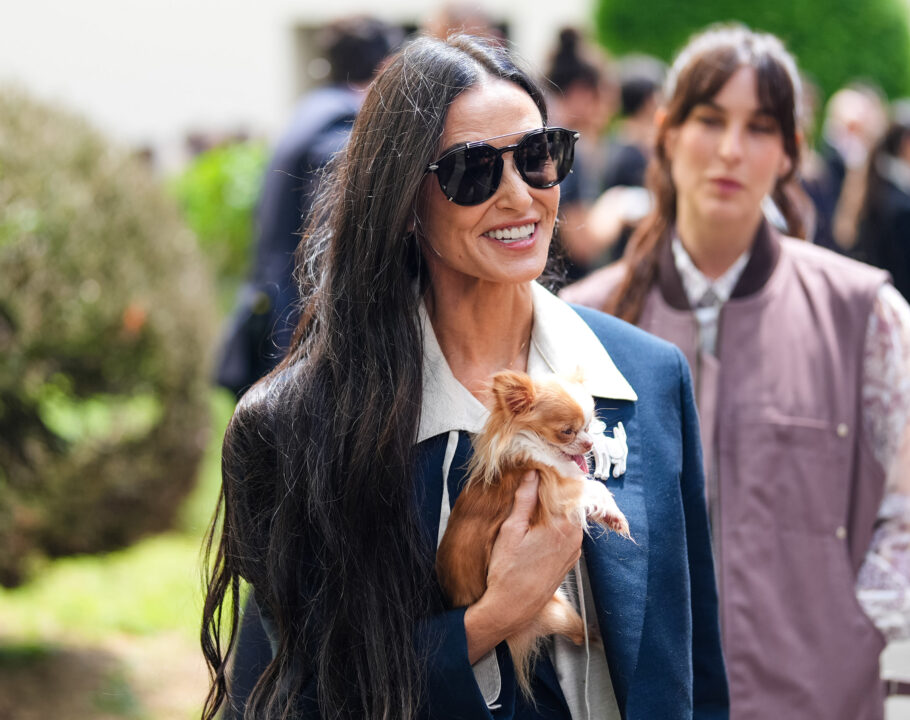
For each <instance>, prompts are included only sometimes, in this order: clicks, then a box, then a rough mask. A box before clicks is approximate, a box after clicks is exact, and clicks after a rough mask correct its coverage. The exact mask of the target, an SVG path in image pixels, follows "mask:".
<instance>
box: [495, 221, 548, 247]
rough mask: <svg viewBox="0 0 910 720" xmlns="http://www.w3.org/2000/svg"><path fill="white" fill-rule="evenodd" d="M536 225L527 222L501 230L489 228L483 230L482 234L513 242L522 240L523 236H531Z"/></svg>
mask: <svg viewBox="0 0 910 720" xmlns="http://www.w3.org/2000/svg"><path fill="white" fill-rule="evenodd" d="M536 226H537V224H536V223H528V224H527V225H518V226H516V227H510V228H504V229H502V230H490V231H489V232H485V233H484V235H486V236H487V237H488V238H493V239H494V240H505V241H506V242H515V241H516V240H524V239H525V238H529V237H531V235H532V234H533V233H534V228H535V227H536Z"/></svg>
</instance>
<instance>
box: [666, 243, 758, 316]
mask: <svg viewBox="0 0 910 720" xmlns="http://www.w3.org/2000/svg"><path fill="white" fill-rule="evenodd" d="M671 249H672V251H673V262H674V264H675V265H676V270H677V271H678V272H679V277H680V279H681V280H682V284H683V289H684V290H685V292H686V298H687V299H688V300H689V305H690V306H691V307H693V308H694V307H698V305H699V304H700V303H701V301H702V298H704V297H705V295H706V294H707V293H708V292H709V291H710V292H712V293H713V294H714V296H715V297H716V298H717V300H718V302H719V303H720V304H723V303H725V302H727V300H729V299H730V296H731V295H732V294H733V289H734V288H735V287H736V283H737V282H739V278H740V275H742V274H743V270H745V268H746V265H747V264H748V262H749V257H750V256H751V254H752V253H751V250H746V251H745V252H744V253H743V254H742V255H740V256H739V257H738V258H736V262H734V263H733V264H732V265H731V266H730V267H729V268H728V269H727V271H726V272H725V273H724V274H723V275H721V276H720V277H719V278H717V279H716V280H711V279H709V278H708V277H706V276H705V274H704V273H702V271H701V270H699V269H698V268H697V267H695V263H694V262H692V257H691V256H690V255H689V253H688V252H686V248H685V247H684V246H683V244H682V241H680V239H679V237H677V236H675V235H674V236H673V241H672V243H671Z"/></svg>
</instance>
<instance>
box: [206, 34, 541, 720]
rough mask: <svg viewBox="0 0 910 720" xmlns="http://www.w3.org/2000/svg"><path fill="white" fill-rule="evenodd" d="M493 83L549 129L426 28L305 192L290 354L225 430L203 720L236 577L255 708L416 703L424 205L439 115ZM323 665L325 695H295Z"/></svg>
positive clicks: (429, 604) (500, 71) (211, 706)
mask: <svg viewBox="0 0 910 720" xmlns="http://www.w3.org/2000/svg"><path fill="white" fill-rule="evenodd" d="M488 76H492V77H496V78H500V79H504V80H507V81H510V82H513V83H515V84H516V85H518V86H520V87H521V88H523V89H524V90H525V91H526V92H527V93H528V94H529V95H530V97H531V98H532V99H533V100H534V102H535V103H536V105H537V107H538V108H539V109H540V111H541V116H542V117H543V119H544V122H546V111H545V106H544V101H543V97H542V94H541V92H540V90H539V89H538V88H537V86H536V85H535V84H534V82H533V81H532V80H531V78H530V76H529V74H528V73H527V72H525V71H523V70H520V69H519V68H518V67H517V66H516V65H515V63H514V62H513V60H512V59H511V58H510V56H509V54H508V53H507V52H506V51H505V50H503V49H502V48H500V47H497V46H493V45H490V44H487V43H485V42H484V41H481V40H478V39H476V38H470V37H466V36H456V37H454V38H450V39H449V40H447V41H445V42H443V41H438V40H433V39H429V38H419V39H417V40H415V41H413V42H412V43H410V44H409V45H407V46H406V47H405V48H403V49H402V50H401V51H400V52H399V53H398V54H397V55H395V56H393V57H392V59H391V60H390V61H389V63H388V64H387V65H386V67H385V68H384V70H383V71H382V73H381V74H380V75H379V76H378V77H377V78H376V80H375V82H374V83H373V85H372V86H371V87H370V90H369V91H368V94H367V97H366V99H365V101H364V105H363V108H362V110H361V112H360V114H359V116H358V118H357V121H356V122H355V124H354V128H353V131H352V134H351V137H350V140H349V142H348V145H347V148H346V150H345V151H344V152H343V153H342V154H341V155H339V156H338V157H337V158H336V160H335V162H334V164H333V167H332V168H331V171H330V173H329V176H328V179H327V182H326V183H324V185H323V188H322V190H321V191H320V194H319V196H318V197H317V199H316V201H315V202H314V212H313V214H312V217H311V220H310V224H309V226H308V228H307V229H306V231H305V233H304V237H303V240H302V241H301V244H300V248H299V250H298V258H297V259H298V281H299V286H300V290H301V298H302V307H301V315H300V322H299V324H298V326H297V329H296V332H295V336H294V340H293V341H292V344H291V348H290V351H289V353H288V355H287V357H286V358H285V360H284V361H283V362H282V363H281V365H279V366H278V368H276V369H275V371H274V372H273V373H272V374H271V375H269V376H268V377H266V378H265V379H264V380H262V381H260V382H259V383H258V384H257V385H256V386H254V387H253V388H252V389H251V390H250V391H249V392H248V393H247V394H246V395H245V396H244V397H243V398H242V400H241V401H240V404H239V405H238V407H237V410H236V411H235V413H234V417H233V418H232V420H231V423H230V425H229V427H228V430H227V433H226V435H225V439H224V448H223V458H222V473H223V487H222V495H221V498H220V499H219V508H218V511H216V521H215V522H214V523H213V525H212V528H211V530H210V535H209V540H208V557H209V559H210V561H209V562H210V567H209V568H208V570H207V573H208V577H209V580H208V588H207V596H206V601H205V608H204V613H203V633H202V643H203V651H204V654H205V657H206V660H207V662H208V664H209V666H210V670H211V673H212V679H213V682H212V686H211V689H210V692H209V695H208V698H207V702H206V706H205V710H204V713H203V718H204V719H205V720H211V718H213V717H214V715H215V712H216V711H217V709H218V707H219V706H220V705H221V704H222V702H223V701H224V699H225V694H226V688H225V665H226V662H227V655H229V652H230V648H231V645H232V643H233V639H234V636H235V630H236V625H237V615H238V611H237V591H238V588H239V582H240V579H241V578H243V579H244V580H246V581H247V582H249V583H250V584H251V585H252V587H253V588H254V590H255V593H256V598H257V600H258V602H259V604H260V607H261V609H262V612H263V615H265V616H266V617H267V618H269V620H270V621H271V622H272V623H273V626H274V630H275V633H274V636H275V639H276V640H277V650H276V654H275V659H274V660H273V661H272V663H271V664H270V665H269V667H268V669H267V670H266V672H265V674H264V675H263V677H262V678H261V679H260V681H259V683H258V684H257V686H256V688H255V689H254V691H253V693H252V695H251V697H250V701H249V703H248V706H247V712H246V716H247V717H255V718H257V719H259V718H278V717H282V718H283V717H294V713H295V708H298V707H300V703H305V702H316V703H318V706H319V711H320V713H321V715H322V716H323V717H332V718H354V717H357V718H371V719H372V718H377V719H379V718H384V719H386V720H400V719H402V718H410V717H412V716H414V715H415V714H416V712H417V709H418V707H419V702H420V691H421V683H422V678H423V677H424V674H425V669H424V662H423V658H422V651H418V649H416V646H415V644H414V637H413V636H414V628H415V623H416V622H417V621H418V620H419V618H421V617H423V616H425V615H426V614H427V613H429V612H431V610H432V609H433V604H434V599H435V598H436V590H435V585H434V582H433V580H432V572H431V569H432V558H433V554H434V551H435V543H434V542H432V540H431V539H430V538H427V537H425V536H424V533H423V532H422V531H421V529H420V525H419V522H418V519H417V512H416V499H417V497H418V496H419V493H420V491H421V490H420V488H417V487H415V486H414V485H415V480H414V478H415V475H414V470H413V461H414V443H415V440H416V435H417V426H418V421H419V413H420V404H421V391H422V372H421V358H422V352H423V339H422V337H421V331H420V324H419V321H418V305H419V296H418V293H417V292H416V288H417V287H418V286H419V285H420V284H421V282H423V283H425V282H426V279H425V273H424V274H423V275H424V278H423V279H422V278H421V275H422V271H421V268H422V259H421V255H420V250H419V247H418V243H417V240H416V239H415V236H414V233H413V228H414V226H415V222H417V218H415V216H414V213H415V209H416V208H417V205H418V203H417V198H418V194H419V191H420V187H421V183H422V182H423V180H424V175H425V172H424V170H425V167H426V166H427V164H428V163H429V162H431V161H432V160H433V159H434V158H435V156H436V154H437V153H438V152H439V149H440V148H439V141H440V138H441V136H442V132H443V128H444V124H445V120H446V113H447V110H448V108H449V107H450V105H451V104H452V102H453V101H454V100H455V98H456V97H458V95H459V94H460V93H462V92H464V91H465V90H466V89H468V88H470V87H472V86H474V85H476V84H477V83H479V82H481V81H482V80H483V78H484V77H488ZM418 224H419V223H418ZM219 513H220V514H221V515H223V519H222V528H221V530H220V536H219V530H218V527H217V521H218V514H219ZM222 614H224V615H225V616H226V617H225V618H224V620H225V624H226V631H227V634H228V637H227V638H226V639H225V638H223V634H222V628H221V625H222V620H223V618H222ZM313 673H315V674H316V679H317V684H316V690H315V695H316V696H315V697H303V693H304V691H305V689H306V688H307V683H308V680H310V679H311V678H312V676H313Z"/></svg>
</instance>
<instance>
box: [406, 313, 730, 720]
mask: <svg viewBox="0 0 910 720" xmlns="http://www.w3.org/2000/svg"><path fill="white" fill-rule="evenodd" d="M574 309H575V311H576V312H577V313H578V314H579V315H580V316H581V317H582V318H583V319H584V321H585V322H586V323H587V324H588V326H589V327H590V328H591V329H592V330H593V331H594V332H595V334H596V335H597V336H598V338H599V339H600V340H601V342H602V343H603V345H604V347H605V348H606V350H607V352H608V353H609V355H610V356H611V358H612V359H613V361H614V362H615V364H616V366H617V368H618V369H619V371H620V372H621V373H622V375H623V376H624V377H625V378H626V379H627V380H628V381H629V383H630V384H631V385H632V387H633V388H634V389H635V392H636V393H637V394H638V400H637V401H635V402H632V401H618V400H598V403H597V416H598V417H599V418H600V419H602V420H604V421H605V422H606V424H607V427H608V428H612V427H614V426H615V425H616V423H618V422H620V421H621V422H622V423H623V426H624V427H625V430H626V434H627V436H628V445H629V457H628V464H627V469H626V472H625V474H624V475H622V476H620V477H619V478H617V479H614V478H612V477H611V478H610V479H609V480H608V482H607V485H608V487H609V488H610V490H611V491H612V492H613V494H614V495H615V497H616V502H617V504H618V505H619V507H620V508H621V509H622V511H623V512H624V513H625V515H626V517H627V518H628V520H629V524H630V527H632V528H633V535H634V537H635V543H631V542H628V541H626V540H624V539H622V538H619V537H618V536H617V535H615V534H606V533H595V534H592V535H591V536H586V537H585V540H584V544H583V551H584V553H585V561H586V563H587V567H588V573H589V575H590V580H589V582H590V586H591V590H592V594H593V597H594V602H595V606H596V608H597V619H598V622H599V626H600V630H601V635H602V638H603V643H604V649H605V652H606V657H607V662H608V665H609V668H610V676H611V679H612V683H613V690H614V692H615V695H616V700H617V702H618V704H619V708H620V712H621V714H622V717H623V718H624V720H674V719H675V718H680V719H681V718H704V719H705V720H707V719H709V718H710V719H712V720H713V719H715V718H727V717H728V716H729V700H728V693H727V682H726V674H725V670H724V663H723V657H722V654H721V644H720V628H719V622H718V603H717V592H716V587H715V580H714V569H713V561H712V556H711V546H710V538H709V530H708V517H707V510H706V505H705V490H704V472H703V469H702V458H701V444H700V440H699V429H698V419H697V416H696V411H695V403H694V399H693V395H692V381H691V377H690V373H689V368H688V365H687V364H686V361H685V359H684V357H683V355H682V353H681V352H680V351H679V350H678V349H677V348H676V347H674V346H672V345H670V344H669V343H666V342H664V341H662V340H659V339H657V338H655V337H654V336H652V335H649V334H648V333H645V332H643V331H641V330H639V329H638V328H635V327H633V326H631V325H629V324H627V323H625V322H622V321H621V320H617V319H616V318H613V317H610V316H607V315H604V314H602V313H599V312H596V311H593V310H589V309H587V308H581V307H575V308H574ZM447 442H448V437H447V436H446V435H445V434H442V435H437V436H435V437H432V438H429V439H428V440H425V441H424V442H422V443H420V445H419V446H418V461H417V462H418V472H417V474H418V483H417V485H418V487H422V488H423V489H424V495H423V497H422V499H421V511H422V518H423V523H424V526H425V528H426V531H427V533H428V534H429V538H431V539H433V540H434V544H435V538H436V536H437V532H438V527H439V507H440V503H441V501H442V466H443V456H444V453H445V449H446V444H447ZM470 452H471V450H470V439H469V438H468V436H467V434H466V433H461V436H460V438H459V443H458V447H457V450H456V453H455V457H454V459H453V461H452V464H451V470H450V472H449V475H448V483H449V486H448V490H449V497H450V500H451V502H452V503H454V502H455V498H456V497H457V495H458V492H459V491H460V489H461V487H462V485H463V483H464V481H465V479H466V473H465V468H466V466H467V461H468V459H469V457H470ZM463 616H464V609H457V610H452V611H450V612H447V613H443V614H441V615H439V616H437V617H434V618H432V619H431V620H429V621H428V622H427V623H426V626H425V627H424V629H423V630H424V632H423V633H422V636H423V641H424V642H427V643H429V645H428V647H429V648H430V649H431V650H432V649H433V648H435V652H434V653H433V655H432V656H431V662H430V667H429V678H428V693H427V699H426V707H425V710H424V713H425V717H428V718H434V719H440V720H441V719H443V718H445V719H452V720H454V719H455V718H464V719H465V720H467V719H469V718H470V719H471V720H474V719H476V718H497V720H498V719H503V720H505V719H511V718H514V719H516V720H518V719H521V720H524V719H526V718H560V719H566V720H568V718H569V717H570V715H569V710H568V706H567V705H566V703H565V700H564V698H563V696H562V692H561V690H560V688H559V684H558V681H557V679H556V673H555V671H554V669H553V666H552V664H551V663H550V662H549V660H548V659H547V658H546V657H544V658H543V659H542V660H541V661H540V662H539V663H538V665H537V668H536V674H535V678H534V695H535V699H536V701H537V702H536V707H533V706H529V705H528V703H527V702H525V701H524V699H523V698H522V697H521V695H520V693H516V691H515V686H514V673H513V669H512V665H511V659H510V656H509V653H508V649H507V648H506V646H505V643H503V644H501V645H500V646H499V647H498V648H497V657H498V660H499V665H500V673H501V676H502V691H501V694H500V696H499V698H498V701H497V703H495V704H494V708H495V709H493V710H490V709H488V708H487V706H486V703H485V701H484V699H483V697H482V695H481V694H480V691H479V690H478V688H477V684H476V682H475V680H474V675H473V672H472V670H471V667H470V664H469V663H468V659H467V644H466V640H465V634H464V621H463ZM497 705H498V707H496V706H497Z"/></svg>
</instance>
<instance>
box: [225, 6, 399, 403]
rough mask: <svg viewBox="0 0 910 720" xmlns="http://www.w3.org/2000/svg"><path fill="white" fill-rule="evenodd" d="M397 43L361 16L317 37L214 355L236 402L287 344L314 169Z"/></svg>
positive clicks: (333, 148)
mask: <svg viewBox="0 0 910 720" xmlns="http://www.w3.org/2000/svg"><path fill="white" fill-rule="evenodd" d="M401 39H402V38H401V33H400V31H398V30H396V29H394V28H392V27H391V26H389V25H387V24H386V23H384V22H382V21H380V20H377V19H375V18H370V17H366V16H357V17H350V18H343V19H340V20H337V21H335V22H333V23H331V24H329V25H327V26H326V27H325V28H323V29H322V30H320V31H319V33H318V34H317V43H318V46H319V50H320V52H321V56H322V57H321V61H322V62H324V63H325V65H326V73H327V75H326V83H325V84H324V85H323V86H321V87H318V88H316V89H315V90H312V91H310V92H308V93H307V94H306V95H304V96H303V98H301V99H300V101H299V102H298V104H297V106H296V108H295V110H294V113H293V116H292V118H291V121H290V122H289V124H288V126H287V129H286V130H285V131H284V133H283V135H282V137H281V139H280V140H279V141H278V144H277V146H276V148H275V150H274V153H273V155H272V158H271V161H270V162H269V165H268V169H267V170H266V173H265V179H264V183H263V188H262V193H261V195H260V199H259V206H258V210H257V216H256V239H255V244H254V251H255V260H254V266H253V271H252V275H251V277H250V280H249V281H248V282H247V283H246V284H245V286H244V287H243V288H242V290H241V295H240V300H239V304H238V307H237V309H236V310H235V312H234V314H233V317H232V319H231V322H230V325H229V327H228V329H227V334H226V338H225V341H224V344H223V346H222V349H221V352H220V358H219V362H218V368H217V381H218V384H219V385H222V386H223V387H226V388H228V389H229V390H231V391H232V392H234V394H235V395H237V396H238V397H239V396H240V395H241V394H242V393H243V392H244V391H245V390H246V388H248V387H249V386H250V385H252V384H253V383H254V382H256V381H257V380H258V379H259V378H261V377H262V376H263V375H265V374H266V373H267V372H268V371H269V370H271V369H272V368H273V367H275V366H276V365H277V364H278V362H279V361H280V360H281V358H282V357H283V356H284V353H285V351H286V350H287V347H288V345H289V344H290V339H291V333H292V332H293V329H294V326H295V325H296V319H297V307H296V302H297V291H296V287H295V285H294V283H293V282H292V279H291V273H292V271H293V269H294V251H295V250H296V248H297V244H298V242H299V240H300V230H301V227H302V224H303V222H304V221H305V219H306V217H307V215H308V214H309V211H310V204H311V202H312V197H313V194H314V193H315V191H316V187H317V185H318V182H319V178H320V176H321V171H322V169H323V168H324V166H325V164H326V163H327V162H328V161H329V159H330V158H331V157H332V156H333V155H334V154H335V153H336V152H338V150H340V149H341V147H342V146H343V145H344V143H345V142H346V141H347V138H348V135H349V133H350V131H351V126H352V125H353V122H354V118H355V117H356V115H357V112H358V110H359V108H360V104H361V103H362V102H363V96H364V93H365V91H366V87H367V85H368V84H369V82H370V80H371V79H372V78H373V75H374V74H375V72H376V70H377V69H378V67H379V65H380V63H381V62H382V61H383V60H384V59H385V57H386V56H387V55H388V54H389V52H390V51H391V50H392V49H393V47H394V46H395V45H397V44H398V43H399V42H400V41H401Z"/></svg>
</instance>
